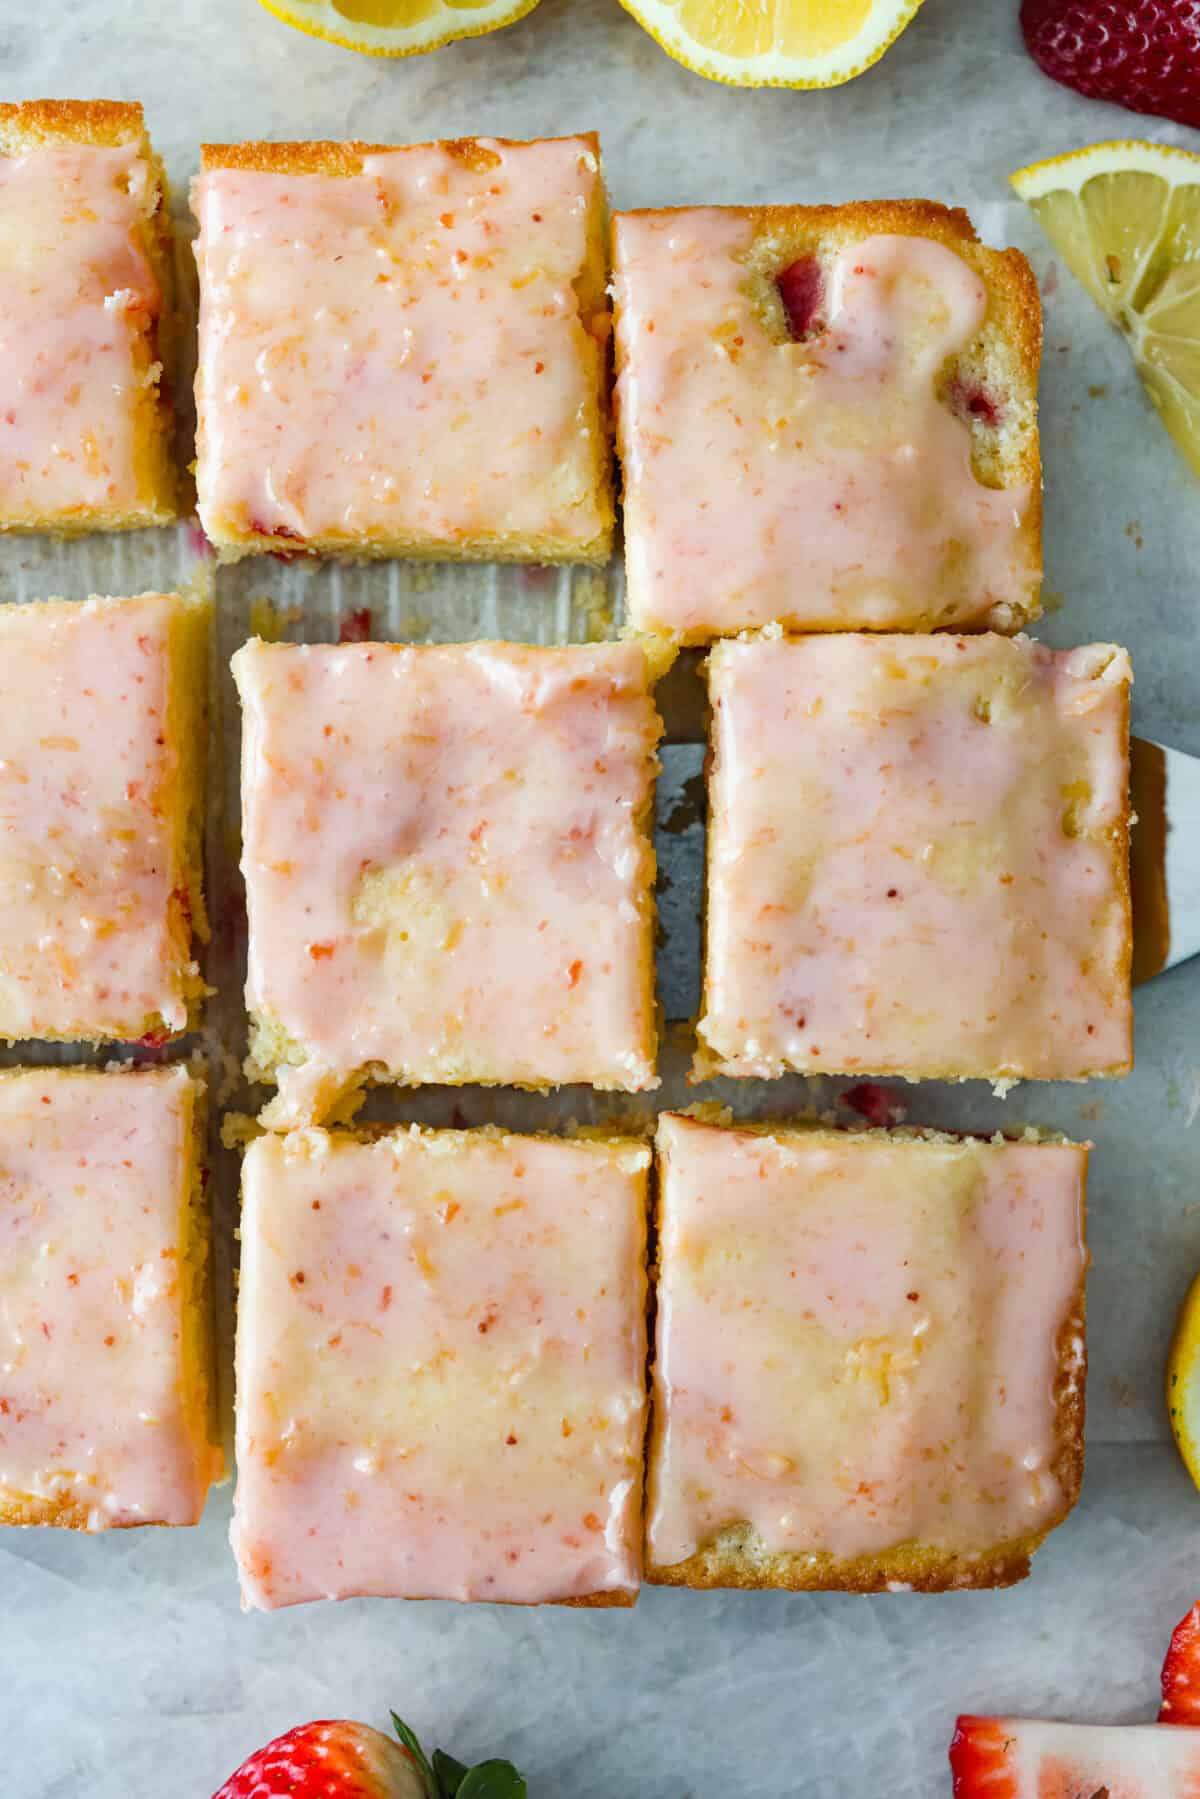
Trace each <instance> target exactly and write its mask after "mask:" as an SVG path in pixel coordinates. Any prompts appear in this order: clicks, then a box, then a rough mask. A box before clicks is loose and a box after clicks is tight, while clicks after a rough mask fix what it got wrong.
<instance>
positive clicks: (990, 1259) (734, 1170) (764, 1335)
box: [647, 1115, 1087, 1566]
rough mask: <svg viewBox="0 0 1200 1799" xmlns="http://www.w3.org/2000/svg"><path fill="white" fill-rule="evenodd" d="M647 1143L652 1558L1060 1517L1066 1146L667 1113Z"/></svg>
mask: <svg viewBox="0 0 1200 1799" xmlns="http://www.w3.org/2000/svg"><path fill="white" fill-rule="evenodd" d="M659 1152H660V1158H665V1163H660V1167H661V1168H662V1174H661V1179H662V1192H661V1217H660V1244H659V1262H660V1269H661V1272H660V1276H659V1283H658V1344H657V1364H656V1369H655V1382H654V1393H655V1399H654V1404H655V1416H656V1419H657V1420H658V1421H659V1428H660V1431H661V1436H660V1440H659V1443H658V1447H657V1450H656V1453H655V1456H654V1458H653V1465H652V1468H651V1479H650V1490H649V1506H650V1511H649V1524H648V1537H647V1541H648V1547H649V1554H650V1558H651V1560H652V1561H653V1562H654V1563H655V1564H657V1565H664V1566H665V1565H670V1564H671V1563H674V1562H680V1561H684V1560H686V1559H687V1558H688V1557H689V1556H691V1555H693V1554H694V1553H695V1552H696V1550H698V1549H699V1548H701V1547H702V1546H703V1545H705V1544H707V1543H708V1542H709V1541H710V1540H711V1539H712V1538H713V1536H714V1535H715V1534H716V1533H717V1532H719V1531H721V1530H722V1529H723V1528H724V1527H725V1526H727V1525H731V1524H736V1523H741V1522H746V1523H749V1524H751V1525H752V1526H753V1527H754V1529H755V1530H756V1531H757V1532H758V1535H759V1537H760V1538H761V1542H762V1547H763V1549H764V1550H765V1551H766V1552H767V1553H780V1552H785V1551H790V1552H793V1553H801V1554H813V1555H816V1554H828V1555H831V1556H833V1557H835V1558H837V1559H839V1560H846V1559H851V1558H855V1557H859V1556H868V1555H875V1554H879V1553H881V1552H883V1551H885V1550H888V1549H892V1548H895V1547H898V1546H899V1545H900V1544H904V1543H910V1542H915V1543H919V1544H922V1545H927V1546H932V1547H934V1548H936V1549H939V1550H942V1551H946V1552H954V1553H962V1554H967V1555H970V1554H973V1553H979V1552H983V1551H985V1550H987V1549H990V1548H994V1547H996V1546H998V1545H1000V1544H1004V1543H1009V1542H1013V1541H1016V1540H1018V1539H1023V1538H1028V1537H1030V1536H1036V1535H1038V1534H1039V1533H1041V1532H1043V1531H1044V1530H1046V1529H1047V1528H1048V1527H1049V1526H1050V1525H1052V1524H1053V1523H1055V1522H1057V1520H1058V1519H1059V1517H1060V1516H1061V1514H1062V1512H1063V1510H1064V1509H1065V1501H1064V1489H1063V1486H1062V1484H1061V1482H1060V1479H1059V1475H1058V1472H1057V1467H1056V1464H1057V1462H1058V1457H1059V1451H1060V1449H1061V1448H1062V1447H1063V1445H1062V1444H1061V1443H1060V1433H1059V1426H1058V1399H1057V1397H1056V1388H1057V1387H1058V1385H1059V1382H1060V1356H1061V1357H1062V1358H1063V1360H1064V1367H1065V1370H1066V1375H1065V1378H1066V1379H1067V1380H1068V1381H1069V1382H1073V1383H1074V1384H1075V1385H1076V1386H1078V1385H1081V1383H1082V1373H1081V1369H1082V1360H1083V1344H1082V1341H1081V1340H1076V1339H1073V1338H1072V1337H1071V1333H1070V1332H1066V1335H1065V1336H1064V1332H1065V1331H1066V1327H1067V1326H1068V1323H1069V1321H1070V1320H1071V1318H1072V1314H1073V1312H1074V1309H1075V1305H1076V1301H1077V1299H1078V1296H1079V1293H1080V1290H1081V1284H1082V1281H1083V1276H1084V1271H1085V1268H1086V1265H1087V1255H1086V1251H1085V1248H1084V1244H1083V1235H1082V1233H1083V1191H1084V1179H1085V1171H1086V1162H1087V1150H1086V1148H1085V1147H1081V1146H1078V1145H1075V1144H1046V1145H1039V1144H1033V1143H1000V1142H996V1141H993V1142H990V1143H980V1142H973V1141H964V1142H951V1141H921V1140H914V1139H906V1140H902V1139H895V1138H893V1139H888V1138H886V1137H884V1136H883V1135H881V1134H879V1135H876V1134H872V1135H865V1134H864V1135H860V1136H852V1135H845V1134H842V1133H838V1132H832V1131H814V1132H811V1133H807V1132H791V1133H787V1132H783V1133H779V1134H771V1135H755V1134H752V1133H750V1132H746V1131H739V1130H724V1129H721V1128H719V1127H716V1126H712V1125H705V1124H698V1123H695V1122H694V1121H692V1120H690V1119H686V1118H681V1117H675V1116H671V1115H667V1116H664V1117H663V1118H662V1119H661V1120H660V1124H659ZM1060 1339H1062V1340H1061V1341H1060Z"/></svg>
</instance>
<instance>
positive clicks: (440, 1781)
mask: <svg viewBox="0 0 1200 1799" xmlns="http://www.w3.org/2000/svg"><path fill="white" fill-rule="evenodd" d="M392 1723H393V1724H394V1725H395V1727H396V1735H397V1737H398V1738H399V1741H398V1742H393V1741H392V1739H391V1737H386V1736H384V1734H383V1732H382V1731H379V1730H372V1728H371V1726H370V1725H369V1724H355V1723H354V1722H353V1721H352V1720H350V1719H347V1718H336V1719H328V1718H327V1719H320V1720H318V1721H317V1722H316V1723H313V1724H300V1725H297V1727H296V1729H295V1730H289V1731H288V1732H287V1733H286V1734H285V1735H284V1736H281V1737H276V1738H275V1739H274V1741H273V1742H270V1743H268V1744H267V1745H266V1747H265V1748H264V1749H259V1750H257V1751H256V1752H255V1754H253V1755H252V1756H250V1758H249V1759H248V1760H247V1761H244V1762H243V1763H242V1765H241V1767H240V1768H239V1769H238V1770H237V1773H236V1774H231V1775H230V1776H229V1779H228V1780H227V1781H226V1782H225V1785H224V1786H223V1787H221V1788H220V1789H219V1791H217V1792H216V1793H214V1794H213V1799H526V1789H525V1782H524V1781H523V1780H522V1779H521V1776H520V1775H519V1774H518V1773H517V1771H516V1769H515V1768H514V1767H513V1765H512V1763H511V1762H500V1761H488V1762H480V1764H479V1765H478V1767H475V1768H467V1767H464V1766H463V1764H462V1762H457V1761H455V1759H454V1757H453V1756H451V1755H447V1754H446V1753H445V1751H444V1750H441V1749H435V1750H434V1753H433V1761H432V1763H431V1762H429V1761H427V1760H426V1758H425V1752H424V1750H423V1749H422V1748H421V1745H420V1743H419V1742H418V1741H417V1739H416V1737H415V1736H414V1735H413V1732H412V1731H411V1730H410V1729H409V1727H408V1725H407V1724H404V1723H402V1722H401V1720H400V1719H399V1718H398V1717H397V1716H396V1714H395V1712H393V1713H392Z"/></svg>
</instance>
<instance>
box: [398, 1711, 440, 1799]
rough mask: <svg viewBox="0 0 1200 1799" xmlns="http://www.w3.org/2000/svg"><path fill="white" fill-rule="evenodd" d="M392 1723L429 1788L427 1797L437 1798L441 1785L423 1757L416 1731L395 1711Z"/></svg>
mask: <svg viewBox="0 0 1200 1799" xmlns="http://www.w3.org/2000/svg"><path fill="white" fill-rule="evenodd" d="M392 1724H393V1726H394V1727H395V1731H396V1735H397V1736H398V1737H399V1738H400V1741H401V1743H402V1744H403V1745H404V1747H405V1748H406V1749H407V1750H408V1753H409V1754H410V1755H411V1756H412V1758H413V1760H414V1761H415V1762H416V1764H417V1767H418V1769H419V1770H420V1772H421V1774H422V1775H423V1776H424V1780H425V1785H426V1786H427V1787H428V1788H429V1799H439V1796H440V1794H441V1791H442V1789H441V1786H440V1785H439V1783H438V1779H437V1776H436V1774H435V1773H434V1771H433V1769H432V1768H431V1767H430V1766H429V1763H428V1762H427V1761H426V1759H425V1751H424V1750H423V1749H422V1747H421V1744H420V1741H419V1740H418V1737H417V1733H416V1731H415V1730H410V1729H409V1727H408V1725H407V1724H406V1723H405V1722H404V1720H403V1718H398V1717H397V1716H396V1714H395V1712H393V1713H392Z"/></svg>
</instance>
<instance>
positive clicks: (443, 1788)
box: [433, 1749, 468, 1799]
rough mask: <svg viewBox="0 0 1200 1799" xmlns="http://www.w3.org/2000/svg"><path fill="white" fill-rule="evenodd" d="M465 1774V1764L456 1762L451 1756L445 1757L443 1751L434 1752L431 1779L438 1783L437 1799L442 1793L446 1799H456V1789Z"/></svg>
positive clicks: (466, 1770)
mask: <svg viewBox="0 0 1200 1799" xmlns="http://www.w3.org/2000/svg"><path fill="white" fill-rule="evenodd" d="M467 1772H468V1769H467V1765H466V1763H465V1762H456V1761H455V1759H454V1757H453V1756H452V1755H447V1754H446V1751H445V1750H444V1749H435V1750H434V1752H433V1777H434V1779H435V1780H436V1781H437V1783H438V1787H437V1790H438V1794H439V1799H440V1795H441V1794H443V1793H444V1794H445V1796H446V1799H457V1794H458V1789H459V1787H460V1786H461V1785H462V1783H463V1777H464V1775H465V1774H466V1773H467Z"/></svg>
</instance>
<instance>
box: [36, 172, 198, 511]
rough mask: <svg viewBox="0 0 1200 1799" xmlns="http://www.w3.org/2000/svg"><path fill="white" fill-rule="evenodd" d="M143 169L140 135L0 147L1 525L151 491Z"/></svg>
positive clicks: (99, 506) (131, 499) (119, 503)
mask: <svg viewBox="0 0 1200 1799" xmlns="http://www.w3.org/2000/svg"><path fill="white" fill-rule="evenodd" d="M151 180H152V176H151V171H150V167H149V164H148V163H147V161H146V158H145V156H144V154H143V153H142V151H141V149H140V147H139V146H138V145H137V144H125V145H121V146H118V147H111V148H110V147H107V146H101V145H94V144H72V145H67V144H61V145H55V146H53V147H47V148H44V149H37V150H32V151H29V152H27V153H25V154H23V155H18V156H0V525H13V524H22V523H27V522H30V521H41V520H45V519H54V520H55V521H57V522H60V523H62V522H69V521H70V518H71V515H72V514H74V513H83V512H90V511H96V510H107V511H118V512H134V511H137V510H139V509H143V508H145V506H146V505H147V502H148V496H147V492H146V476H145V473H144V470H143V468H142V464H141V458H140V454H139V444H138V431H139V429H140V430H141V431H142V432H145V430H146V422H145V417H144V415H143V416H141V418H140V420H139V413H140V409H141V405H142V401H143V397H144V394H145V390H146V389H147V388H148V387H149V386H152V385H153V382H154V381H155V379H156V378H157V374H158V365H157V364H156V363H152V362H151V361H150V360H149V357H148V355H147V344H148V339H147V332H148V330H149V329H150V328H151V326H152V324H153V321H154V320H155V319H156V318H157V316H158V313H159V310H160V308H161V304H162V295H161V293H160V291H159V286H158V281H157V279H156V277H155V274H154V271H153V269H152V268H151V266H150V263H149V261H148V260H147V258H146V255H145V252H144V251H143V250H142V248H141V245H140V243H139V241H138V232H139V229H140V226H141V223H142V221H143V219H144V218H145V214H146V209H147V197H148V190H149V187H150V182H151Z"/></svg>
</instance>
